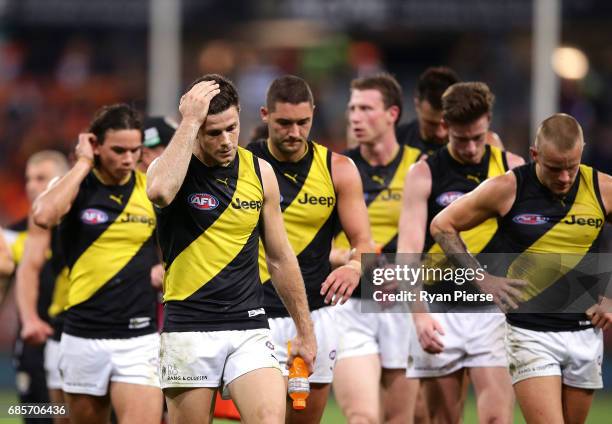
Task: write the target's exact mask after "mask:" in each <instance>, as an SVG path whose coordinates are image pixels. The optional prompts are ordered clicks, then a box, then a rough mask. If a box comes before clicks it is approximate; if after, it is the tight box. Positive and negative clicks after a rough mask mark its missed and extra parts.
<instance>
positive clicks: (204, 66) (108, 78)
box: [0, 0, 612, 423]
mask: <svg viewBox="0 0 612 424" xmlns="http://www.w3.org/2000/svg"><path fill="white" fill-rule="evenodd" d="M0 22H1V25H0V181H1V184H0V205H1V206H0V225H8V224H10V223H11V222H14V221H16V220H18V219H19V218H21V217H23V216H24V215H25V214H26V213H27V210H28V204H27V200H26V197H25V193H24V190H23V184H24V179H23V173H24V164H25V161H26V159H27V157H28V156H29V155H30V154H31V153H33V152H35V151H38V150H41V149H46V148H54V149H59V150H61V151H64V152H66V153H69V152H70V151H71V149H72V148H73V146H74V145H75V144H76V137H77V134H78V133H79V132H80V131H81V130H83V129H85V128H86V126H87V124H88V122H89V119H90V118H91V116H92V113H93V111H94V110H96V109H97V108H98V107H99V106H101V105H103V104H107V103H112V102H118V101H125V102H128V103H131V104H133V105H135V106H136V107H137V108H138V109H140V110H141V111H142V112H143V113H147V112H153V113H163V114H168V115H172V116H174V117H178V116H177V114H178V111H177V107H176V105H177V101H178V97H179V93H180V92H182V90H183V89H184V88H185V87H186V85H187V84H188V83H189V82H190V81H191V80H193V79H194V78H195V77H196V76H199V75H201V74H203V73H208V72H217V73H221V74H224V75H227V76H230V77H231V78H232V79H233V80H234V81H235V83H236V84H237V86H238V90H239V93H240V95H241V103H242V111H241V118H242V132H241V142H243V143H244V142H246V140H248V138H249V134H250V133H251V132H252V131H253V129H254V128H255V126H256V125H257V124H258V121H259V118H258V110H259V106H260V105H261V104H262V103H263V101H264V96H265V89H266V87H267V85H268V84H269V82H270V81H271V80H272V79H273V78H275V77H276V76H278V75H281V74H283V73H294V74H297V75H300V76H302V77H304V78H305V79H306V80H307V81H308V82H309V83H310V84H311V86H312V88H313V90H314V94H315V101H316V105H317V109H316V112H315V122H314V127H313V132H312V136H313V137H314V139H316V140H317V141H319V142H321V143H323V144H326V145H328V146H330V147H331V148H333V149H334V150H337V151H338V150H341V149H343V148H344V146H345V125H346V121H345V118H344V115H345V106H346V102H347V100H348V97H349V90H348V87H349V82H350V80H351V79H352V78H354V77H355V76H358V75H363V74H368V73H372V72H375V71H378V70H388V71H389V72H391V73H393V74H394V75H395V76H396V77H397V78H398V80H399V81H400V83H401V84H402V85H403V87H404V95H405V109H404V113H403V120H410V119H412V118H413V117H414V109H413V107H412V93H413V90H414V86H415V82H416V79H417V76H418V75H419V74H420V73H421V72H422V71H423V70H424V69H425V68H426V67H428V66H431V65H448V66H450V67H452V68H454V69H455V70H456V71H457V72H458V73H459V75H460V76H461V77H462V78H463V79H464V80H466V81H467V80H481V81H485V82H486V83H488V84H489V85H490V87H491V88H492V90H493V92H494V93H495V94H496V96H497V101H496V105H495V112H494V118H493V125H492V128H493V129H494V130H495V131H496V132H497V133H499V134H500V136H501V138H502V140H503V141H504V143H505V144H506V147H507V148H508V149H509V150H512V151H513V152H516V153H519V154H521V155H523V156H524V157H527V148H528V145H529V142H530V140H531V134H532V131H533V122H537V121H538V120H539V119H541V118H543V117H544V116H545V115H546V114H547V113H552V112H554V111H562V112H567V113H570V114H572V115H573V116H575V117H576V118H577V119H578V121H579V122H580V123H581V124H582V126H583V128H584V131H585V138H586V140H587V150H586V152H585V158H584V159H585V162H586V163H588V164H591V165H593V166H595V167H597V168H598V169H600V170H602V171H605V172H607V173H612V44H610V25H611V24H612V3H611V2H606V1H596V0H533V1H531V0H513V1H505V0H488V1H487V0H462V1H460V0H256V1H255V0H254V1H240V0H223V1H221V0H88V1H81V0H0ZM608 234H610V230H609V229H608ZM610 239H611V238H610V237H608V247H610V246H611V244H612V243H610ZM0 323H1V324H0V326H1V328H2V330H1V331H0V403H2V404H6V403H11V402H12V401H11V399H14V391H15V389H14V387H15V381H14V373H13V371H12V366H11V362H10V355H11V353H10V352H11V349H12V344H13V341H14V337H15V333H16V328H17V320H16V312H15V308H14V304H13V302H12V300H11V295H10V294H9V298H8V300H7V301H6V302H4V304H3V307H2V309H1V310H0ZM607 336H608V337H607V345H606V346H607V352H608V357H607V359H606V361H605V362H604V381H605V384H606V386H607V388H608V390H610V389H612V359H611V356H610V355H612V343H611V337H610V334H608V335H607ZM597 399H598V400H597V405H596V407H595V409H594V411H593V413H592V414H591V419H590V421H589V422H593V423H605V422H610V418H609V414H610V413H612V406H610V405H612V391H610V392H608V394H605V393H602V394H599V395H598V396H597ZM328 409H329V411H328V414H327V415H326V418H325V420H324V422H342V418H341V415H340V414H339V411H338V410H337V408H335V407H334V404H333V403H330V408H328ZM606 414H608V415H606ZM334 417H335V418H334ZM474 420H475V415H474V408H473V405H472V406H470V407H469V408H468V410H467V411H466V419H465V422H468V423H469V422H475V421H474ZM0 421H2V420H0ZM517 422H520V421H517Z"/></svg>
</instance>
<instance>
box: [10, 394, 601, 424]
mask: <svg viewBox="0 0 612 424" xmlns="http://www.w3.org/2000/svg"><path fill="white" fill-rule="evenodd" d="M16 399H17V398H16V396H15V393H14V392H7V391H4V392H0V405H3V406H5V405H14V404H15V402H16ZM214 422H215V424H231V423H235V421H226V420H215V421H214ZM344 422H345V421H344V418H343V417H342V413H341V412H340V408H338V405H337V404H336V402H334V401H333V400H330V402H329V403H328V405H327V408H326V409H325V414H324V415H323V420H322V423H324V424H336V423H338V424H340V423H344ZM463 422H464V423H466V424H471V423H477V422H478V420H477V416H476V403H475V402H474V399H473V397H470V398H469V400H468V404H467V405H466V408H465V415H464V420H463ZM514 422H515V423H517V424H518V423H521V424H523V423H525V420H523V419H522V417H521V414H520V412H519V410H518V407H516V410H515V413H514ZM0 423H1V424H21V423H22V421H21V419H18V418H0ZM587 423H588V424H609V423H612V393H604V392H601V393H598V394H597V395H595V402H594V404H593V408H591V413H590V414H589V419H588V420H587Z"/></svg>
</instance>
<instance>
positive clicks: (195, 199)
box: [188, 193, 219, 211]
mask: <svg viewBox="0 0 612 424" xmlns="http://www.w3.org/2000/svg"><path fill="white" fill-rule="evenodd" d="M188 202H189V204H190V205H191V206H193V207H194V208H196V209H199V210H201V211H212V210H213V209H216V208H217V206H219V201H218V200H217V198H216V197H215V196H213V195H212V194H208V193H194V194H192V195H191V196H189V199H188Z"/></svg>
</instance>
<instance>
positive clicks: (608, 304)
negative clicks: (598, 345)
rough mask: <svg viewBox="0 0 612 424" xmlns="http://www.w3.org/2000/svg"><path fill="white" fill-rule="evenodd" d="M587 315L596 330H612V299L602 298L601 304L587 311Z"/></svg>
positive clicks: (600, 299)
mask: <svg viewBox="0 0 612 424" xmlns="http://www.w3.org/2000/svg"><path fill="white" fill-rule="evenodd" d="M586 315H587V317H589V319H590V320H591V322H592V323H593V325H594V326H595V328H601V329H602V330H607V329H608V328H612V299H610V298H608V297H600V298H599V303H596V304H595V305H593V306H591V307H590V308H589V309H587V311H586Z"/></svg>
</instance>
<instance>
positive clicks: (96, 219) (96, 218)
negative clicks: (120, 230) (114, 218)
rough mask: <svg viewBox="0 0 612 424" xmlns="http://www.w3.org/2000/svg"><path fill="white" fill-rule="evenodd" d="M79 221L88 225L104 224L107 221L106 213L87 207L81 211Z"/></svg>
mask: <svg viewBox="0 0 612 424" xmlns="http://www.w3.org/2000/svg"><path fill="white" fill-rule="evenodd" d="M81 221H83V222H84V223H85V224H90V225H96V224H104V223H105V222H107V221H108V215H107V214H106V212H104V211H101V210H100V209H94V208H89V209H85V210H84V211H83V212H81Z"/></svg>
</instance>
